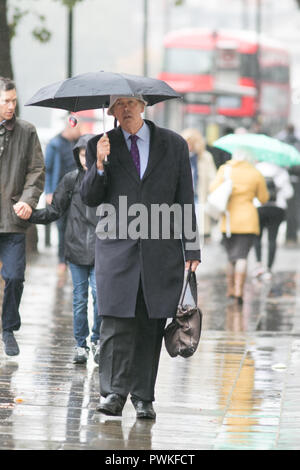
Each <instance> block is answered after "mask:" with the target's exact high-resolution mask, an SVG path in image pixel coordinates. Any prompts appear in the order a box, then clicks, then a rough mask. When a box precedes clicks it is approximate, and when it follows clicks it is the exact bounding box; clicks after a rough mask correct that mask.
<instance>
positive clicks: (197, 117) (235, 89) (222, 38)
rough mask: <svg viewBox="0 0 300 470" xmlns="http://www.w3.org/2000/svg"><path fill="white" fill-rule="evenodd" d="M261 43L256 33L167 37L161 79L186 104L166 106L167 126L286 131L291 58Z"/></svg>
mask: <svg viewBox="0 0 300 470" xmlns="http://www.w3.org/2000/svg"><path fill="white" fill-rule="evenodd" d="M257 38H258V36H257V34H256V32H254V31H233V30H219V31H213V30H208V29H186V30H180V31H173V32H170V33H169V34H167V36H166V37H165V40H164V61H163V68H162V71H161V73H160V76H159V78H161V79H162V80H164V81H166V82H167V83H168V84H169V85H171V86H172V87H173V88H174V89H175V90H176V91H178V92H180V93H181V94H182V95H183V101H182V103H181V104H178V103H177V104H176V105H174V103H171V102H170V103H166V104H164V116H165V117H164V120H165V124H168V125H170V121H171V124H172V122H173V127H177V128H178V127H181V128H182V127H186V126H187V125H197V126H198V127H199V126H200V127H202V128H203V126H204V127H205V126H206V124H207V122H209V121H212V120H214V121H215V122H217V123H218V124H219V126H221V127H222V126H228V125H230V126H245V127H247V128H249V127H250V126H251V124H253V123H254V122H255V121H256V120H259V122H260V123H261V124H262V126H263V127H264V128H265V129H268V131H269V132H270V133H275V132H277V131H279V130H280V129H282V128H283V127H284V126H285V125H286V124H287V122H288V119H289V114H290V92H291V90H290V57H289V53H288V51H287V50H285V49H284V47H282V46H281V45H280V44H278V43H277V42H275V41H274V40H271V39H269V38H266V37H264V36H262V35H261V36H260V40H259V42H258V41H257ZM176 107H177V109H176V111H175V110H174V108H176ZM174 111H175V112H176V113H177V121H178V122H176V121H174ZM178 117H179V119H178ZM179 121H180V122H179Z"/></svg>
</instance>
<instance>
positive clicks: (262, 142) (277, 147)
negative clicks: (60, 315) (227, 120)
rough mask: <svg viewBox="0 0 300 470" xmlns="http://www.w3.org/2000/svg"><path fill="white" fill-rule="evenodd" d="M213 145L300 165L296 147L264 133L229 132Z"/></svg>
mask: <svg viewBox="0 0 300 470" xmlns="http://www.w3.org/2000/svg"><path fill="white" fill-rule="evenodd" d="M213 145H214V147H217V148H220V149H222V150H226V151H227V152H230V153H233V152H235V151H236V150H238V149H245V150H247V151H248V152H250V153H251V154H252V155H253V157H254V159H256V160H259V161H265V162H270V163H275V164H276V165H279V166H284V167H291V166H294V165H300V153H299V152H298V150H297V149H296V148H295V147H293V146H292V145H289V144H286V143H284V142H281V141H280V140H278V139H274V138H273V137H269V136H267V135H264V134H228V135H225V136H224V137H221V138H220V139H218V140H216V141H215V142H214V144H213Z"/></svg>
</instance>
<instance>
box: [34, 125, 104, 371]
mask: <svg viewBox="0 0 300 470" xmlns="http://www.w3.org/2000/svg"><path fill="white" fill-rule="evenodd" d="M91 137H93V136H92V135H91V134H86V135H83V136H81V137H80V138H79V140H78V142H77V143H76V145H75V146H74V149H73V154H74V160H75V163H76V166H77V169H76V170H73V171H71V172H69V173H67V174H66V175H65V176H64V177H63V178H62V180H61V181H60V183H59V184H58V186H57V188H56V190H55V192H54V194H53V198H52V202H51V204H50V205H48V206H47V207H46V208H45V209H38V210H34V211H33V213H32V215H31V217H30V218H29V222H31V223H35V224H49V223H50V222H54V221H55V220H59V219H60V218H61V217H63V216H65V215H66V231H65V240H64V245H65V259H66V261H67V262H68V264H69V267H70V271H71V274H72V282H73V327H74V336H75V340H76V346H75V355H74V359H73V362H74V363H75V364H84V363H85V362H86V361H87V359H88V355H89V347H88V345H87V342H86V340H87V337H88V336H89V324H88V294H89V285H90V287H91V291H92V297H93V309H94V318H93V326H92V335H91V347H92V352H93V355H94V360H95V362H96V363H98V360H99V347H100V345H99V338H100V323H101V320H100V317H99V315H98V306H97V294H96V281H95V272H94V262H95V238H96V234H95V229H96V225H97V216H96V208H92V207H87V206H86V205H85V204H83V202H82V199H81V196H80V186H81V182H82V179H83V176H84V173H85V171H86V166H85V150H86V145H87V142H88V140H89V139H90V138H91Z"/></svg>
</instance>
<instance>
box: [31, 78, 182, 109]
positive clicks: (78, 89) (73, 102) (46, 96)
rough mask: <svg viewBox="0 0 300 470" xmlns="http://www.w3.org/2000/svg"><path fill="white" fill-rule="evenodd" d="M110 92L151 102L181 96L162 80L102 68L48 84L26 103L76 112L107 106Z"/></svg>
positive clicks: (151, 103) (149, 104) (149, 103)
mask: <svg viewBox="0 0 300 470" xmlns="http://www.w3.org/2000/svg"><path fill="white" fill-rule="evenodd" d="M110 95H125V96H136V95H142V96H143V98H144V99H145V100H146V101H147V103H148V106H151V105H153V104H155V103H159V102H160V101H164V100H168V99H171V98H179V97H181V95H180V94H178V93H177V92H176V91H175V90H173V88H171V87H170V86H169V85H168V84H167V83H166V82H164V81H162V80H158V79H155V78H148V77H141V76H138V75H130V74H121V73H113V72H103V71H100V72H90V73H84V74H80V75H76V76H75V77H72V78H67V79H66V80H63V81H60V82H56V83H53V84H51V85H48V86H45V87H43V88H41V89H40V90H39V91H38V92H37V93H35V95H34V96H33V97H32V98H31V99H30V100H29V101H28V102H27V103H26V104H25V106H44V107H47V108H60V109H66V110H67V111H72V112H76V111H83V110H86V109H98V108H103V107H105V108H107V107H108V106H109V98H110Z"/></svg>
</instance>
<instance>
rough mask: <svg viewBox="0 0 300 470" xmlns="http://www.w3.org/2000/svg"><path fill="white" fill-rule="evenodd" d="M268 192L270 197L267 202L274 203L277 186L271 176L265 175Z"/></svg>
mask: <svg viewBox="0 0 300 470" xmlns="http://www.w3.org/2000/svg"><path fill="white" fill-rule="evenodd" d="M265 180H266V184H267V188H268V192H269V195H270V198H269V200H268V203H270V202H272V203H274V202H275V201H276V198H277V186H276V184H275V183H274V179H273V178H272V177H271V176H265Z"/></svg>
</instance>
